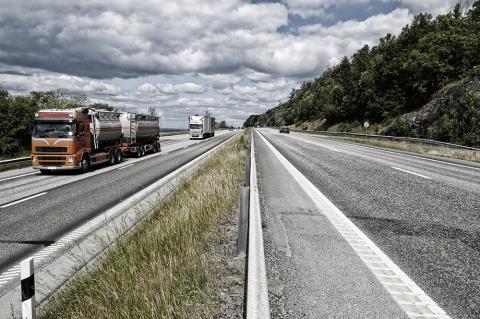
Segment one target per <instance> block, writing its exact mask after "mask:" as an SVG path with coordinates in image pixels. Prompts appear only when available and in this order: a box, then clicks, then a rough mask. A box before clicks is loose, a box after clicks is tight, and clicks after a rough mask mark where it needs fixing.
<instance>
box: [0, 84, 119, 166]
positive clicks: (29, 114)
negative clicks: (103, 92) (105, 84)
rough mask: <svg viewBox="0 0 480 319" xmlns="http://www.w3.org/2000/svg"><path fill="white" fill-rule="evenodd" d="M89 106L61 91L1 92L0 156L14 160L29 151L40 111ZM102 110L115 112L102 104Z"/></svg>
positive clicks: (85, 100)
mask: <svg viewBox="0 0 480 319" xmlns="http://www.w3.org/2000/svg"><path fill="white" fill-rule="evenodd" d="M86 103H87V98H86V97H85V96H71V97H66V96H65V94H64V92H63V91H60V90H57V91H47V92H38V91H33V92H31V93H30V95H27V96H20V95H17V96H13V95H10V94H9V93H8V91H6V90H2V89H0V114H1V116H0V156H2V157H12V156H16V154H17V153H20V152H24V151H27V150H29V149H30V145H31V131H32V123H33V120H34V118H35V113H36V112H38V111H39V110H41V109H54V108H55V109H69V108H76V107H80V106H85V105H86ZM98 105H99V104H93V105H92V106H96V107H98ZM101 108H104V109H113V108H112V107H110V106H109V105H108V104H101Z"/></svg>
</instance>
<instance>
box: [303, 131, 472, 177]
mask: <svg viewBox="0 0 480 319" xmlns="http://www.w3.org/2000/svg"><path fill="white" fill-rule="evenodd" d="M309 135H310V136H313V137H316V136H317V135H311V134H309ZM337 142H340V143H343V144H349V145H353V146H355V147H361V148H366V149H369V150H373V151H379V152H384V153H391V154H395V155H401V156H406V157H412V158H416V159H419V160H424V161H430V162H436V163H441V164H446V165H453V166H459V167H464V168H469V169H474V170H477V171H480V168H479V167H473V166H468V165H462V164H456V163H451V162H446V161H441V160H436V159H433V158H426V157H421V156H416V155H409V154H404V153H399V152H394V151H387V150H382V149H379V148H374V147H368V146H363V145H358V144H355V143H347V142H342V141H337Z"/></svg>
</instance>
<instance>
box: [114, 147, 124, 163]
mask: <svg viewBox="0 0 480 319" xmlns="http://www.w3.org/2000/svg"><path fill="white" fill-rule="evenodd" d="M121 162H122V151H121V150H120V149H119V148H117V149H116V150H115V164H119V163H121Z"/></svg>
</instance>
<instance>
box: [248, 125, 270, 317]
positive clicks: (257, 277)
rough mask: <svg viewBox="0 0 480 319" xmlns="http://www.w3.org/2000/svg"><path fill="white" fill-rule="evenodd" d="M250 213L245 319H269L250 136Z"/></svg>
mask: <svg viewBox="0 0 480 319" xmlns="http://www.w3.org/2000/svg"><path fill="white" fill-rule="evenodd" d="M251 137H252V138H251V139H252V143H251V152H250V158H251V159H250V165H251V167H250V211H249V221H248V223H249V225H248V272H247V274H248V276H247V278H248V280H247V319H258V318H262V319H269V318H270V306H269V303H268V287H267V271H266V268H265V253H264V251H263V235H262V220H261V215H260V200H259V196H258V187H257V168H256V164H255V145H254V142H253V134H252V136H251Z"/></svg>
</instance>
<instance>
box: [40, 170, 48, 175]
mask: <svg viewBox="0 0 480 319" xmlns="http://www.w3.org/2000/svg"><path fill="white" fill-rule="evenodd" d="M40 173H42V174H48V173H50V170H48V169H41V170H40Z"/></svg>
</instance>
